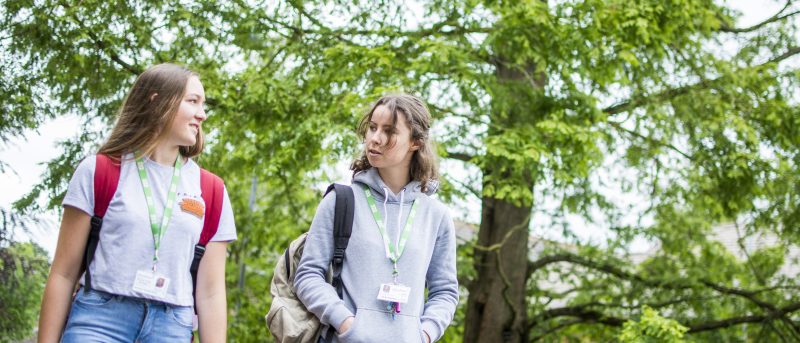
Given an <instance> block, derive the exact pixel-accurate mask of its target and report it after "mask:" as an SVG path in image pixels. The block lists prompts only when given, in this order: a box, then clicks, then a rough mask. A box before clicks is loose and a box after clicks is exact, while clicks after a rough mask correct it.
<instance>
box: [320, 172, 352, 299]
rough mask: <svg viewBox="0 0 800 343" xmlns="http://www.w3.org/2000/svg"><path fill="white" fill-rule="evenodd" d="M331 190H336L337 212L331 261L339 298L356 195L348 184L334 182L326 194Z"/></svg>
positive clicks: (333, 283) (334, 218)
mask: <svg viewBox="0 0 800 343" xmlns="http://www.w3.org/2000/svg"><path fill="white" fill-rule="evenodd" d="M331 190H336V212H335V214H334V216H333V259H332V261H331V267H332V270H333V282H331V284H332V285H333V287H334V288H336V294H337V295H339V299H343V297H344V296H343V294H342V287H343V285H342V265H343V264H344V252H345V250H347V243H349V241H350V234H351V233H352V232H353V217H354V215H355V196H354V195H353V189H352V188H350V186H347V185H340V184H336V183H334V184H332V185H330V186H328V190H327V191H325V194H326V195H327V194H328V193H329V192H330V191H331Z"/></svg>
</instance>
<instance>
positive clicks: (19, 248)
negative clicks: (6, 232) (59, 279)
mask: <svg viewBox="0 0 800 343" xmlns="http://www.w3.org/2000/svg"><path fill="white" fill-rule="evenodd" d="M49 269H50V263H49V262H48V260H47V252H46V251H44V249H42V248H41V247H40V246H38V245H36V244H34V243H11V244H10V245H9V246H7V247H2V248H0V316H2V318H3V320H2V321H0V337H1V338H0V341H2V342H14V341H20V340H23V339H27V338H30V337H32V336H33V329H34V328H35V327H36V322H37V321H38V319H39V304H40V302H41V300H42V292H43V291H44V284H45V281H46V280H47V272H48V271H49Z"/></svg>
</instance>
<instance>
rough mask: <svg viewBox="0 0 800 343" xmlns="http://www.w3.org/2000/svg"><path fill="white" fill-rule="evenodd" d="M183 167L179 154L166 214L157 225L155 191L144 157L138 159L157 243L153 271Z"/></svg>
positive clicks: (151, 227) (170, 186)
mask: <svg viewBox="0 0 800 343" xmlns="http://www.w3.org/2000/svg"><path fill="white" fill-rule="evenodd" d="M181 167H183V161H181V156H180V155H178V158H177V159H175V171H174V172H173V173H172V182H170V184H169V191H168V193H167V203H166V204H165V205H164V214H163V215H162V216H161V225H157V224H156V223H157V222H158V220H157V219H156V205H155V202H153V191H152V189H150V182H149V181H148V179H147V171H146V170H145V169H144V160H143V159H142V157H139V158H137V159H136V168H138V169H139V179H140V180H142V189H143V190H144V198H145V200H147V211H148V212H149V213H150V230H151V231H152V232H153V242H154V243H155V252H154V254H153V271H156V264H157V263H158V248H159V247H160V246H161V237H163V236H164V232H166V231H167V226H168V224H169V219H170V218H171V217H172V207H173V205H174V204H175V198H176V194H177V193H178V181H179V180H180V179H181Z"/></svg>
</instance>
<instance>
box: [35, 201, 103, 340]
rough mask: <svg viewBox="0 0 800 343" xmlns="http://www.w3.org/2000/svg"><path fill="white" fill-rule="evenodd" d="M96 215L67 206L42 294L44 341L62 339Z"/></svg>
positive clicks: (41, 319) (41, 337) (40, 332)
mask: <svg viewBox="0 0 800 343" xmlns="http://www.w3.org/2000/svg"><path fill="white" fill-rule="evenodd" d="M91 219H92V217H91V216H89V214H87V213H86V212H83V211H82V210H79V209H77V208H75V207H72V206H64V215H63V216H62V217H61V229H60V230H59V232H58V244H57V245H56V255H55V258H53V265H52V266H51V267H50V275H49V276H48V277H47V285H46V286H45V288H44V296H43V297H42V308H41V313H40V315H39V339H38V341H39V342H40V343H41V342H58V341H60V340H61V332H62V331H63V330H64V325H65V323H66V320H67V315H68V314H69V308H70V305H71V302H72V292H73V290H74V289H75V282H76V281H77V280H78V278H79V277H80V273H81V263H82V262H83V261H82V260H83V251H84V250H85V249H86V240H87V239H88V238H89V228H90V222H91Z"/></svg>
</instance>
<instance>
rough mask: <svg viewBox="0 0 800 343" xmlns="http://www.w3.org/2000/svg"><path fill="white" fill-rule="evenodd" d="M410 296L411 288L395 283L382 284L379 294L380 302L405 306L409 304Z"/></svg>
mask: <svg viewBox="0 0 800 343" xmlns="http://www.w3.org/2000/svg"><path fill="white" fill-rule="evenodd" d="M409 294H411V288H410V287H406V286H403V285H398V284H393V283H384V284H381V289H380V291H379V292H378V300H384V301H391V302H397V303H401V304H405V303H406V302H408V296H409Z"/></svg>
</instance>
